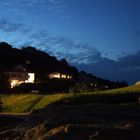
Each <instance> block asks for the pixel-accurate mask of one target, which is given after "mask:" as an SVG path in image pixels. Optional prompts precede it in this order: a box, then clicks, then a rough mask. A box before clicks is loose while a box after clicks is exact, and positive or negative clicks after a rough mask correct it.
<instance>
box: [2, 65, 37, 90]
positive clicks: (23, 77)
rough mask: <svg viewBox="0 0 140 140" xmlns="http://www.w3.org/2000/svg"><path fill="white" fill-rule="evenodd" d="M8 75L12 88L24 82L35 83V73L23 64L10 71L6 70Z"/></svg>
mask: <svg viewBox="0 0 140 140" xmlns="http://www.w3.org/2000/svg"><path fill="white" fill-rule="evenodd" d="M4 74H5V75H6V77H7V78H8V79H9V82H10V85H11V88H13V87H15V86H18V85H20V84H22V83H34V82H35V73H29V72H27V71H26V69H25V68H23V67H22V66H21V65H18V66H17V67H15V68H14V69H12V70H10V71H6V72H4Z"/></svg>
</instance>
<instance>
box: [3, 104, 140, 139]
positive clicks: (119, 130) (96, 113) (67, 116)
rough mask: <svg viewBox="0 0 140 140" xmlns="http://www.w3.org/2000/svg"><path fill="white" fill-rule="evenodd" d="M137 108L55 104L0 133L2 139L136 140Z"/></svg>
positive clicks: (138, 126)
mask: <svg viewBox="0 0 140 140" xmlns="http://www.w3.org/2000/svg"><path fill="white" fill-rule="evenodd" d="M139 132H140V107H139V105H131V106H130V105H129V106H128V105H111V104H87V105H55V106H50V107H48V108H47V109H46V110H42V111H40V112H38V113H33V114H32V115H30V116H29V117H28V118H26V119H24V121H23V122H21V123H20V124H19V125H18V126H16V127H15V128H13V129H10V130H8V131H4V132H1V134H0V138H1V139H2V140H5V139H6V140H11V139H16V140H72V139H73V140H125V139H127V140H132V139H140V136H139Z"/></svg>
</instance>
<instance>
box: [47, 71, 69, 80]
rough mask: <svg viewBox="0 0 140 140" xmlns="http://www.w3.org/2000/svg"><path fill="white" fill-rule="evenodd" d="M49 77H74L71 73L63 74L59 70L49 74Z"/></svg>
mask: <svg viewBox="0 0 140 140" xmlns="http://www.w3.org/2000/svg"><path fill="white" fill-rule="evenodd" d="M48 77H49V78H50V79H54V78H58V79H72V76H71V75H68V74H62V73H59V72H54V73H50V74H49V75H48Z"/></svg>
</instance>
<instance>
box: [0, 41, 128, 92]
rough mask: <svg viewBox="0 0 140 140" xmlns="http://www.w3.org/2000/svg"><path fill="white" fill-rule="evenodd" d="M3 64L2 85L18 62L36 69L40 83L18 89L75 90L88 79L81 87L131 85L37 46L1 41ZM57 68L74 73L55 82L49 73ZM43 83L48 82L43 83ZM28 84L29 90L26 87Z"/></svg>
mask: <svg viewBox="0 0 140 140" xmlns="http://www.w3.org/2000/svg"><path fill="white" fill-rule="evenodd" d="M3 60H4V61H3ZM0 64H1V65H0V83H1V84H0V85H4V84H6V86H7V84H8V83H6V80H5V77H4V76H3V72H5V71H12V70H13V69H14V68H15V67H17V66H22V67H23V68H25V69H26V71H27V72H33V73H35V82H36V84H38V85H32V86H29V84H26V85H24V86H22V87H21V88H19V89H16V90H15V91H16V92H17V91H21V92H23V91H24V92H30V91H31V90H33V89H36V90H41V92H46V91H48V92H66V91H67V92H68V91H69V90H70V89H72V90H73V91H74V92H75V90H76V92H79V90H77V85H78V84H79V83H84V84H83V85H82V86H81V85H80V88H82V87H86V91H94V90H103V89H112V88H119V87H124V86H127V85H128V84H127V83H126V82H125V81H122V82H113V81H110V80H107V79H103V78H100V77H97V76H95V75H93V74H90V73H86V72H84V71H81V72H79V71H78V70H77V68H76V67H74V66H70V65H69V64H68V62H67V61H66V60H65V59H61V60H58V59H57V58H56V57H54V56H50V55H49V54H48V53H46V52H44V51H41V50H37V49H36V48H34V47H32V46H27V47H22V48H21V49H18V48H14V47H13V46H11V45H10V44H8V43H5V42H0ZM54 72H57V73H60V74H65V75H70V76H71V77H72V79H71V80H69V81H67V82H66V80H65V81H64V80H63V81H62V80H58V79H57V80H56V81H55V80H53V82H52V80H50V79H49V77H48V75H49V74H50V73H54ZM7 80H8V79H7ZM40 83H43V84H44V83H45V84H44V85H43V84H41V85H40ZM46 83H47V84H46ZM77 83H78V84H77ZM54 85H55V86H54ZM78 86H79V85H78ZM3 87H5V86H0V91H2V90H4V89H3ZM28 87H29V90H27V91H26V89H28ZM51 87H53V88H54V87H56V89H54V90H53V89H52V88H51ZM71 87H74V88H71ZM75 87H76V89H75ZM1 89H2V90H1ZM5 89H6V87H5ZM23 89H24V90H23ZM57 89H58V90H57ZM6 90H7V89H6ZM84 90H85V89H84ZM15 91H14V92H15Z"/></svg>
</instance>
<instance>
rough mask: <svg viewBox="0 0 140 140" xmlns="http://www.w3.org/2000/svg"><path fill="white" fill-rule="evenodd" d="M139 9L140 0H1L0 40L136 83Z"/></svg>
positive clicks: (98, 73) (107, 76) (138, 65)
mask: <svg viewBox="0 0 140 140" xmlns="http://www.w3.org/2000/svg"><path fill="white" fill-rule="evenodd" d="M139 13H140V1H139V0H12V1H11V0H2V1H0V41H5V42H8V43H10V44H12V45H13V46H16V47H22V46H27V45H32V46H34V47H36V48H39V49H42V50H45V51H46V52H48V53H49V54H51V55H55V56H56V57H58V58H66V59H67V60H68V61H69V62H70V63H71V64H73V65H75V66H77V67H78V68H79V69H84V70H85V71H89V72H92V73H94V74H96V75H97V76H101V77H104V78H109V79H112V80H123V79H124V80H125V79H126V80H128V81H129V82H130V83H133V82H135V81H137V80H140V74H139V73H140V62H139V60H140V52H139V50H140V14H139Z"/></svg>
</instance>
